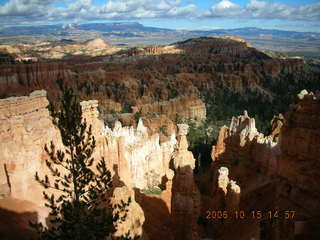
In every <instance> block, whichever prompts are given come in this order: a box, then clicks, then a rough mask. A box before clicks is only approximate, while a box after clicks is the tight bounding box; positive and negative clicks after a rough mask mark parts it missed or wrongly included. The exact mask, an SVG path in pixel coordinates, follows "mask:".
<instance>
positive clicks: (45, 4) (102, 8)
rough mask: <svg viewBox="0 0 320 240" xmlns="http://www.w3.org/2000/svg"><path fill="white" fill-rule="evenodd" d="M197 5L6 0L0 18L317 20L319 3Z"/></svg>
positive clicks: (164, 0) (166, 0)
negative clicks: (300, 4)
mask: <svg viewBox="0 0 320 240" xmlns="http://www.w3.org/2000/svg"><path fill="white" fill-rule="evenodd" d="M194 2H196V1H194ZM62 3H63V4H64V6H65V7H61V6H62V5H61V4H62ZM199 9H200V8H199V6H197V5H195V4H193V3H190V1H189V3H187V4H185V3H183V2H182V1H180V0H107V1H105V2H103V3H101V4H100V5H95V4H93V1H92V0H10V1H8V2H6V3H4V4H2V5H0V20H1V22H2V24H10V25H15V24H37V23H39V24H40V23H55V22H66V21H69V22H81V21H82V22H85V21H97V20H136V19H168V18H181V19H203V18H226V19H237V18H243V19H287V20H306V21H319V20H320V3H315V4H309V5H302V6H289V5H286V4H282V3H279V2H278V3H277V2H271V3H270V2H266V1H258V0H250V1H249V2H248V3H247V4H246V5H245V6H242V7H241V6H239V5H237V4H236V3H234V2H232V1H230V0H222V1H219V2H217V3H216V4H214V5H213V6H211V7H210V8H209V9H207V10H205V11H202V12H201V11H200V10H199Z"/></svg>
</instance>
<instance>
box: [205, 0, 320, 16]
mask: <svg viewBox="0 0 320 240" xmlns="http://www.w3.org/2000/svg"><path fill="white" fill-rule="evenodd" d="M202 16H203V17H213V18H216V17H223V18H248V19H252V18H254V19H289V20H320V3H315V4H310V5H303V6H290V5H286V4H282V3H277V2H266V1H259V0H251V1H250V2H249V3H248V4H247V5H245V6H244V7H240V6H238V5H236V4H235V3H233V2H231V1H229V0H222V1H220V2H219V3H217V4H215V5H213V6H212V7H211V8H210V9H209V11H206V12H204V13H203V14H202Z"/></svg>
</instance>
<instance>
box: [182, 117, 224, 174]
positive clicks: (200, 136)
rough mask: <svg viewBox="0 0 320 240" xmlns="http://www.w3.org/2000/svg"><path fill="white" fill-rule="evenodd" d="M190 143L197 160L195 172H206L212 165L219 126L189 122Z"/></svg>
mask: <svg viewBox="0 0 320 240" xmlns="http://www.w3.org/2000/svg"><path fill="white" fill-rule="evenodd" d="M188 125H189V133H188V136H187V138H188V142H189V149H190V150H191V151H192V153H193V155H194V157H195V159H196V164H195V165H196V169H195V172H196V173H197V172H199V171H205V169H207V168H208V166H209V165H210V163H211V148H212V145H213V144H215V142H216V139H217V136H218V135H217V132H218V130H216V131H214V129H215V128H218V126H210V125H209V124H208V122H206V121H204V122H201V123H198V124H196V123H195V122H194V121H189V123H188Z"/></svg>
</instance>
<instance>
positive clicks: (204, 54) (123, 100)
mask: <svg viewBox="0 0 320 240" xmlns="http://www.w3.org/2000/svg"><path fill="white" fill-rule="evenodd" d="M94 42H97V44H96V45H98V47H99V46H100V45H101V44H100V43H99V42H100V40H95V41H94ZM72 44H74V43H72ZM93 45H95V44H93ZM102 45H103V44H102ZM135 51H138V50H136V49H128V50H122V51H119V52H117V53H114V54H111V55H105V56H104V57H94V58H89V57H85V56H76V57H70V58H65V59H63V60H60V61H49V62H43V60H41V59H40V60H39V62H38V63H29V64H23V63H20V64H1V65H0V72H1V74H0V84H1V88H0V96H2V97H8V96H14V95H15V96H19V95H26V94H29V93H30V92H31V91H32V90H36V89H42V88H44V89H46V90H47V91H48V95H49V99H52V100H55V99H56V96H57V87H56V83H55V80H56V79H57V77H58V76H60V77H63V78H64V79H65V81H66V82H67V83H68V84H69V85H70V86H72V87H73V88H74V89H75V90H76V91H77V93H78V94H79V96H80V98H81V99H83V100H87V99H97V100H99V102H100V110H101V111H102V112H104V113H109V112H110V111H111V110H115V111H120V110H121V109H122V111H125V112H131V108H130V106H136V107H137V109H139V110H142V111H143V112H144V113H146V112H151V113H152V112H154V111H156V112H159V113H162V112H163V110H161V109H160V106H162V105H166V104H169V106H168V107H165V108H170V109H173V110H174V111H172V110H170V111H169V113H168V114H169V115H170V116H171V118H172V117H175V114H178V115H181V117H196V118H198V119H203V117H204V115H205V110H204V108H203V107H202V106H201V105H203V104H202V103H201V100H200V99H199V97H201V99H202V101H203V99H207V98H210V97H211V96H216V99H220V98H222V99H224V97H225V96H226V94H227V95H230V94H238V95H239V99H240V100H248V99H252V98H254V97H256V96H259V99H262V100H263V101H267V102H271V101H274V100H275V99H276V100H277V99H278V98H279V96H281V93H280V92H278V90H279V89H282V88H281V87H277V86H282V85H285V84H287V85H289V86H291V85H305V84H313V83H314V82H315V80H316V79H317V78H318V77H319V76H318V75H315V73H312V72H310V71H308V70H306V69H305V68H304V63H303V60H302V59H280V58H271V57H269V56H267V55H266V54H264V53H262V52H259V51H257V50H256V49H254V48H252V47H250V46H249V45H248V44H247V43H246V42H245V41H243V40H241V39H235V38H232V37H216V38H214V37H209V38H197V39H191V40H187V41H184V42H178V43H175V44H173V45H169V46H153V47H148V48H141V49H140V50H139V51H138V52H137V53H135ZM293 74H294V76H293ZM292 77H293V78H294V79H293V80H291V78H292ZM292 91H295V90H292ZM177 97H180V98H182V99H189V98H190V99H189V100H185V101H184V102H194V103H196V102H197V103H196V106H195V107H196V108H198V109H199V110H191V108H193V107H194V105H191V106H190V109H189V110H188V108H189V107H188V106H187V108H186V107H185V106H184V105H183V104H184V103H182V102H180V101H179V100H178V101H175V100H174V99H175V98H177ZM170 100H171V101H170ZM172 101H173V102H172ZM281 101H282V100H281ZM110 102H114V104H109V103H110ZM156 103H159V104H156ZM119 105H122V108H120V107H119ZM128 106H129V107H128ZM201 108H202V110H201ZM183 109H186V112H184V111H183ZM207 110H208V109H207ZM166 111H168V110H166ZM190 111H191V112H192V111H195V112H196V113H195V114H190ZM208 111H211V110H210V109H209V110H208ZM188 112H189V113H188ZM190 115H191V116H190ZM195 115H196V116H195ZM269 120H270V119H269Z"/></svg>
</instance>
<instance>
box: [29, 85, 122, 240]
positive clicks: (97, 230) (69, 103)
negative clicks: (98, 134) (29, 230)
mask: <svg viewBox="0 0 320 240" xmlns="http://www.w3.org/2000/svg"><path fill="white" fill-rule="evenodd" d="M58 83H59V87H60V89H61V91H62V98H61V109H60V111H57V110H56V109H55V108H54V106H53V105H52V104H50V106H49V109H50V112H51V115H52V117H53V123H54V125H55V126H57V127H58V129H59V130H60V134H61V137H62V143H63V145H64V150H59V149H56V146H55V144H54V143H53V142H52V141H51V143H50V145H49V146H47V145H45V147H44V149H45V151H46V153H47V154H48V155H49V157H50V160H46V165H47V167H48V169H49V171H50V174H51V177H50V180H49V177H48V175H45V176H44V178H41V177H39V174H38V172H36V174H35V179H36V181H37V182H39V183H40V184H41V185H42V186H43V187H44V188H45V189H54V190H55V191H54V193H53V194H51V195H50V194H49V193H48V192H45V191H44V192H43V196H44V199H45V201H46V204H45V206H46V207H48V208H49V209H50V215H49V218H48V220H49V224H48V227H44V226H43V225H42V224H41V223H30V225H31V226H32V227H34V228H35V229H36V230H37V231H38V233H39V239H50V240H51V239H79V240H80V239H81V240H82V239H104V238H105V237H106V236H108V235H109V234H110V233H112V232H114V231H115V227H114V222H115V221H116V220H117V219H118V216H119V213H120V212H121V211H122V210H123V209H124V208H125V207H126V206H127V205H126V204H123V205H121V206H116V208H114V209H112V208H111V207H110V204H108V199H107V197H106V192H107V191H108V190H109V189H110V188H111V187H112V181H111V174H110V171H109V170H108V169H107V166H106V164H105V161H104V159H103V158H102V159H101V160H100V161H99V162H98V164H97V165H96V167H95V168H96V171H93V162H94V159H93V157H92V154H93V151H94V149H95V147H96V142H95V139H94V136H93V135H92V128H91V125H90V126H88V124H87V122H86V119H82V111H81V106H80V104H79V102H78V100H77V98H76V97H75V96H74V94H73V90H72V89H71V88H68V87H67V86H65V85H63V82H62V80H60V81H59V82H58ZM113 210H114V211H117V214H115V216H113V215H112V211H113Z"/></svg>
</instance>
